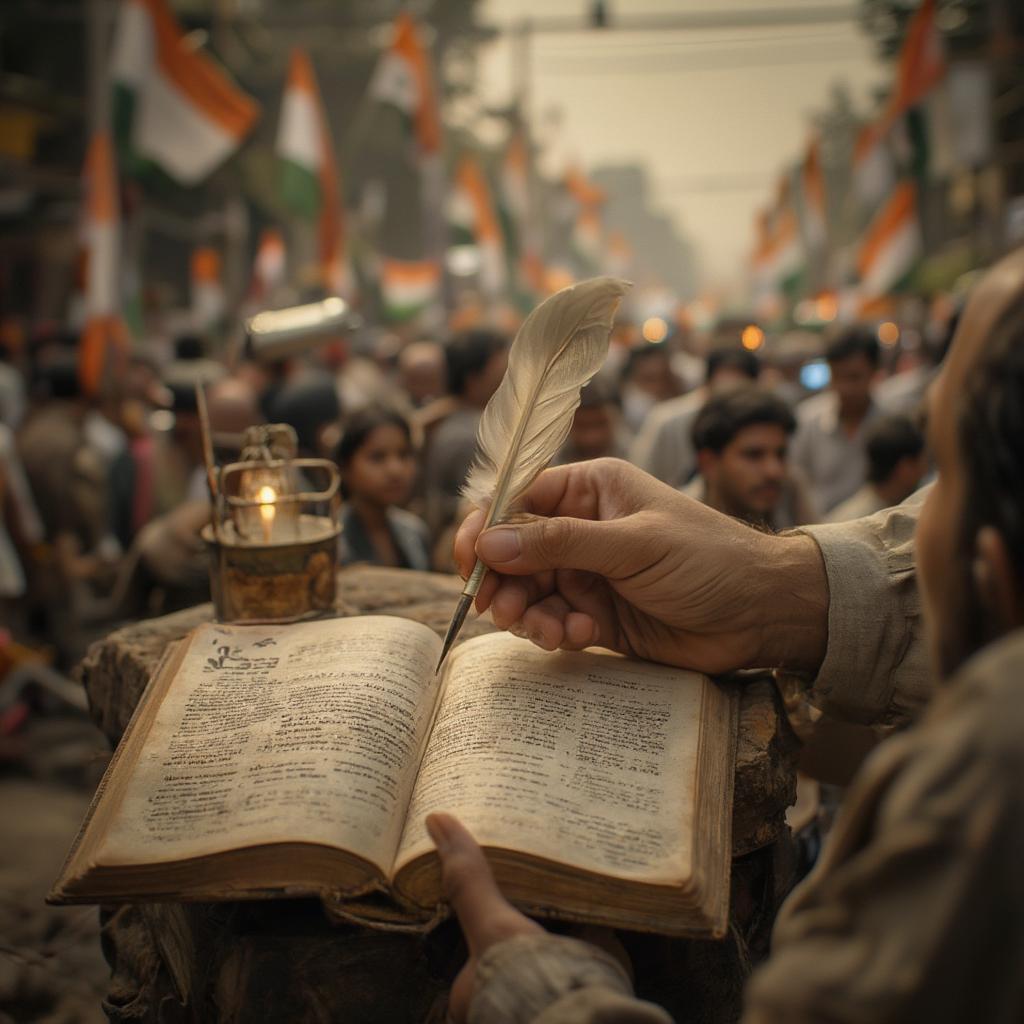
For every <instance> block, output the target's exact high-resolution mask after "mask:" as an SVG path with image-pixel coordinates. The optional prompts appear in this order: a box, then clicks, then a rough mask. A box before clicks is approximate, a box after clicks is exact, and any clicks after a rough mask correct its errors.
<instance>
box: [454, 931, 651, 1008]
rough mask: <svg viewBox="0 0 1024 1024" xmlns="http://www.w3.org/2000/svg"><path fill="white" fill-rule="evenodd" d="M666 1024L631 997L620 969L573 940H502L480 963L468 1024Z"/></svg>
mask: <svg viewBox="0 0 1024 1024" xmlns="http://www.w3.org/2000/svg"><path fill="white" fill-rule="evenodd" d="M485 1022H486V1024H671V1019H670V1018H669V1016H668V1014H667V1013H665V1011H664V1010H661V1009H659V1008H658V1007H656V1006H654V1005H653V1004H651V1003H645V1002H642V1001H640V1000H638V999H635V998H634V997H633V993H632V986H631V985H630V982H629V979H628V978H627V976H626V972H625V971H624V970H623V969H622V967H621V966H620V965H619V964H618V963H617V962H616V961H615V960H613V959H612V957H611V956H609V955H608V954H607V953H605V952H603V951H602V950H599V949H597V948H596V947H595V946H591V945H589V944H588V943H585V942H580V941H578V940H576V939H568V938H564V937H559V936H555V935H549V934H546V933H545V934H543V935H535V936H534V935H531V936H519V937H516V938H513V939H506V940H505V941H504V942H499V943H498V944H497V945H495V946H492V947H491V948H490V949H489V950H488V951H487V952H486V953H485V954H484V955H483V956H482V957H481V959H480V963H479V965H478V966H477V973H476V983H475V985H474V989H473V999H472V1002H471V1003H470V1009H469V1024H485Z"/></svg>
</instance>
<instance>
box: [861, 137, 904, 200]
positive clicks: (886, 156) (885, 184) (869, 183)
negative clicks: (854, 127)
mask: <svg viewBox="0 0 1024 1024" xmlns="http://www.w3.org/2000/svg"><path fill="white" fill-rule="evenodd" d="M894 181H895V169H894V167H893V160H892V155H891V153H890V152H889V146H888V143H887V141H886V132H885V129H884V128H883V126H882V124H881V123H874V124H867V125H865V126H864V127H863V128H861V130H860V132H859V134H858V135H857V141H856V142H855V143H854V148H853V190H854V192H855V193H856V195H857V198H858V199H859V200H860V202H861V205H862V206H864V207H866V208H868V209H869V210H873V209H875V208H876V207H877V205H878V203H879V202H880V201H881V199H882V197H883V196H886V195H888V194H889V192H890V191H892V187H893V184H894Z"/></svg>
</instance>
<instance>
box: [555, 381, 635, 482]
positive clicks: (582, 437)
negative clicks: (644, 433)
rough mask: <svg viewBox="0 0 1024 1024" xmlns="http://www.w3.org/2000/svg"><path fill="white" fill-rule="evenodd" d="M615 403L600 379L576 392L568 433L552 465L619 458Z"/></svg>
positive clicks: (617, 419)
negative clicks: (574, 410) (576, 399)
mask: <svg viewBox="0 0 1024 1024" xmlns="http://www.w3.org/2000/svg"><path fill="white" fill-rule="evenodd" d="M620 412H621V410H620V408H619V402H618V399H617V398H616V395H615V392H614V391H613V390H612V389H611V387H610V386H609V385H608V384H607V383H606V382H605V381H603V380H601V379H600V378H596V379H594V380H592V381H591V382H590V383H589V384H588V385H587V386H586V387H585V388H584V389H583V391H582V392H581V394H580V404H579V408H578V409H577V410H576V412H575V413H574V414H573V418H572V426H571V427H570V428H569V436H568V437H567V438H566V439H565V444H564V445H562V450H561V451H560V452H559V453H558V455H557V456H556V458H555V465H564V464H565V463H567V462H583V461H585V460H586V459H603V458H609V457H610V458H620V457H621V456H622V454H623V448H622V444H621V442H620V438H619V426H620V423H619V420H620Z"/></svg>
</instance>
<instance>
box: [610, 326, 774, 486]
mask: <svg viewBox="0 0 1024 1024" xmlns="http://www.w3.org/2000/svg"><path fill="white" fill-rule="evenodd" d="M759 372H760V363H759V362H758V358H757V356H755V355H754V353H753V352H748V351H747V350H746V349H745V348H740V346H739V345H737V346H736V347H735V348H718V349H715V350H714V351H713V352H711V353H710V354H709V355H708V358H707V369H706V372H705V377H704V384H703V385H702V386H701V387H699V388H697V389H696V390H694V391H691V392H690V393H689V394H686V395H680V397H679V398H672V399H670V400H669V401H667V402H662V403H661V404H660V405H656V406H655V407H654V408H653V409H651V411H650V412H649V413H648V415H647V419H646V420H644V424H643V426H642V427H641V428H640V432H639V433H638V434H637V436H636V439H635V440H634V441H633V444H632V445H631V446H630V450H629V461H630V462H632V463H633V465H634V466H639V467H640V468H641V469H643V470H646V472H648V473H650V474H651V475H652V476H656V477H657V478H658V479H659V480H662V481H664V482H665V483H667V484H670V485H671V486H672V487H681V486H682V485H683V484H685V483H688V482H689V480H690V479H691V477H692V476H693V474H694V473H696V471H697V453H696V452H695V451H694V449H693V439H692V432H693V421H694V420H695V419H696V418H697V414H698V413H699V412H700V411H701V409H702V408H703V407H704V403H705V402H706V401H707V400H708V397H709V396H710V395H713V394H714V393H715V392H716V391H717V390H719V389H720V388H723V387H730V386H733V385H736V384H742V383H744V382H747V383H749V382H750V381H754V380H757V375H758V373H759Z"/></svg>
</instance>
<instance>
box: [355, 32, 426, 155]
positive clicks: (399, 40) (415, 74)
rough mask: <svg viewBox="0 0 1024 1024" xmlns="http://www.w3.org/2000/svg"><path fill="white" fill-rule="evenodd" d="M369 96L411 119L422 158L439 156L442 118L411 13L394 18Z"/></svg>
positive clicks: (423, 50) (409, 120) (372, 80)
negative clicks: (388, 41) (388, 39)
mask: <svg viewBox="0 0 1024 1024" xmlns="http://www.w3.org/2000/svg"><path fill="white" fill-rule="evenodd" d="M369 95H370V98H371V99H373V100H376V101H377V102H379V103H388V104H390V105H391V106H394V107H397V108H398V110H399V111H400V112H401V113H402V114H403V116H404V117H405V118H406V119H407V120H408V123H409V125H410V127H411V129H412V133H413V136H414V138H415V140H416V148H417V151H418V153H419V155H420V156H421V157H427V156H436V155H438V154H439V153H440V151H441V117H440V113H439V110H438V103H437V92H436V89H435V88H434V76H433V73H432V71H431V67H430V57H429V55H428V53H427V50H426V47H425V46H424V45H423V41H422V39H421V37H420V33H419V29H417V27H416V22H415V21H414V20H413V19H412V17H411V16H410V15H408V14H400V15H398V17H397V18H396V19H395V27H394V37H393V39H392V43H391V46H390V47H388V49H387V50H386V51H385V52H384V53H383V54H382V56H381V58H380V60H379V61H378V63H377V68H376V70H375V71H374V74H373V78H372V79H371V80H370V90H369Z"/></svg>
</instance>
